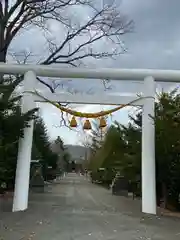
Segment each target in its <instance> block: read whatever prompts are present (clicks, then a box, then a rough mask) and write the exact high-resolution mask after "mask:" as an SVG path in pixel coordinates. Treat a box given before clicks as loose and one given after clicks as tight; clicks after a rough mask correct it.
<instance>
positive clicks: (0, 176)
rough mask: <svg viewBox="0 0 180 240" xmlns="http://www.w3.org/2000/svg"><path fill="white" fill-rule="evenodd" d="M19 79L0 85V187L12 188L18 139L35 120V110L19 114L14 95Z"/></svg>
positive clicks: (17, 97)
mask: <svg viewBox="0 0 180 240" xmlns="http://www.w3.org/2000/svg"><path fill="white" fill-rule="evenodd" d="M20 82H21V79H16V80H14V81H9V80H6V81H3V83H1V84H0V93H1V95H0V156H1V158H0V185H1V183H2V182H5V183H6V184H7V186H8V187H12V186H13V184H14V178H15V169H16V162H17V161H16V160H17V150H18V140H19V137H23V129H24V128H25V127H28V122H29V121H30V120H31V119H35V118H36V117H35V113H36V111H37V108H35V109H32V110H30V111H28V112H27V113H25V114H22V113H21V107H20V100H21V96H16V95H15V94H14V90H15V88H16V87H17V86H18V84H19V83H20Z"/></svg>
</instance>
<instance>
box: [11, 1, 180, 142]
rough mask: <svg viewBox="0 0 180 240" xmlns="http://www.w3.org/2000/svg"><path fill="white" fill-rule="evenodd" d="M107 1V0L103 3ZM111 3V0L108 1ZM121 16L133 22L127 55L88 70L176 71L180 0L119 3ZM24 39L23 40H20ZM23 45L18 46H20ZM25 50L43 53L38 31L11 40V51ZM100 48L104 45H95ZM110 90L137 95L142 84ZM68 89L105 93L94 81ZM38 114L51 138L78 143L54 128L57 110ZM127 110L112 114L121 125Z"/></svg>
mask: <svg viewBox="0 0 180 240" xmlns="http://www.w3.org/2000/svg"><path fill="white" fill-rule="evenodd" d="M106 1H107V0H106ZM109 1H110V0H109ZM120 9H121V11H122V13H124V14H127V15H128V17H129V18H131V19H133V20H134V22H135V29H134V32H133V33H131V34H127V35H126V36H123V41H124V42H125V45H126V47H127V48H128V52H127V53H126V54H124V55H121V56H119V57H118V58H117V59H116V60H112V59H109V60H106V61H104V60H103V61H98V62H95V60H93V61H89V62H88V64H89V66H90V67H95V66H96V67H97V66H98V67H101V66H102V67H105V66H107V67H113V68H114V67H115V68H160V69H179V68H180V67H179V59H180V27H179V26H180V17H179V9H180V0H173V1H169V0H122V4H121V5H120ZM80 13H81V14H79V12H78V16H81V17H82V18H83V17H84V16H85V15H86V14H87V12H84V11H83V10H81V12H80ZM50 27H51V28H52V31H53V32H54V33H55V34H57V36H58V37H59V36H60V35H61V32H60V31H59V30H57V29H56V26H55V25H53V26H50ZM22 39H23V41H22ZM20 42H21V43H22V44H19V43H20ZM37 46H38V48H37ZM24 47H25V48H28V49H31V50H33V52H35V55H39V54H40V53H42V51H43V50H45V46H44V47H43V40H42V35H41V33H38V32H37V30H31V31H29V32H25V33H22V34H21V35H20V36H18V37H17V39H16V40H15V41H14V43H13V45H12V48H13V49H21V48H22V49H23V48H24ZM97 47H103V43H102V44H99V43H98V45H97ZM111 85H112V90H111V91H116V92H117V91H119V92H123V93H124V92H127V93H138V92H140V91H141V89H142V83H141V82H133V83H130V82H128V83H126V82H118V85H117V82H116V83H115V82H111ZM67 86H68V88H71V89H73V88H74V89H77V90H79V91H87V90H88V89H89V88H91V89H92V91H93V92H95V91H98V92H99V91H104V89H103V85H102V84H100V83H98V82H97V81H96V80H91V81H89V82H86V83H85V81H82V80H73V81H70V82H68V84H67ZM162 86H163V88H164V89H165V90H166V89H168V88H169V87H174V85H171V84H169V85H167V84H166V85H162V84H161V85H160V84H157V87H158V88H162ZM79 109H81V110H82V111H91V112H94V111H96V110H97V111H98V110H100V109H102V107H100V106H96V107H94V106H91V105H89V106H81V108H79ZM41 112H42V115H43V118H44V120H45V123H46V125H47V127H48V131H49V134H50V137H51V138H52V139H54V138H56V136H58V135H60V136H62V137H63V139H64V140H65V142H66V143H71V144H78V143H79V139H80V138H79V133H75V132H72V131H70V130H68V129H67V128H57V127H55V126H57V125H59V122H60V114H59V112H58V110H57V109H55V108H53V107H51V106H48V105H47V104H46V105H43V106H41ZM127 116H128V111H127V110H122V111H120V112H118V113H116V114H115V115H114V119H118V120H119V121H120V122H122V123H126V122H127V121H128V117H127Z"/></svg>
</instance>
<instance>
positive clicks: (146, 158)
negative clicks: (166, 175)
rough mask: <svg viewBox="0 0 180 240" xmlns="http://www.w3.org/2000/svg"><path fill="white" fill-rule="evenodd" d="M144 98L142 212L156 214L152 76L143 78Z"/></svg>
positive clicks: (153, 84) (153, 89) (153, 90)
mask: <svg viewBox="0 0 180 240" xmlns="http://www.w3.org/2000/svg"><path fill="white" fill-rule="evenodd" d="M144 96H145V97H146V96H147V97H150V96H152V98H147V99H145V100H144V106H143V114H142V212H144V213H149V214H156V176H155V127H154V120H153V119H152V118H153V117H154V99H153V97H155V82H154V79H153V78H152V77H147V78H145V79H144Z"/></svg>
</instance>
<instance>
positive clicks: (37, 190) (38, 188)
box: [31, 186, 44, 193]
mask: <svg viewBox="0 0 180 240" xmlns="http://www.w3.org/2000/svg"><path fill="white" fill-rule="evenodd" d="M31 191H32V192H35V193H44V186H34V187H31Z"/></svg>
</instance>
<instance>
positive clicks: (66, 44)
mask: <svg viewBox="0 0 180 240" xmlns="http://www.w3.org/2000/svg"><path fill="white" fill-rule="evenodd" d="M98 1H99V0H98ZM93 2H94V3H93ZM75 7H83V9H84V10H85V11H86V10H87V16H86V18H85V19H83V21H77V20H76V19H75V20H74V19H73V18H72V14H71V13H72V12H73V9H75ZM50 21H55V22H56V23H58V26H60V27H62V28H63V29H65V36H64V38H63V33H62V36H60V40H57V38H55V37H52V35H51V36H50V34H48V31H49V29H48V24H49V23H50ZM30 25H35V26H36V27H38V28H40V29H41V30H42V31H44V33H46V34H44V36H45V38H46V41H47V46H48V52H49V54H48V56H47V57H44V59H43V60H41V62H40V64H45V65H49V64H67V65H70V66H72V67H77V66H80V65H81V64H82V63H84V61H85V59H89V58H93V59H104V58H109V57H110V58H113V57H116V56H118V55H119V54H122V53H124V52H125V51H126V49H125V47H124V44H123V42H122V40H121V37H122V35H124V34H126V33H129V32H132V30H133V25H134V23H133V21H132V20H129V19H128V18H127V17H125V16H124V15H122V14H121V12H120V11H119V10H118V8H117V6H116V4H115V3H111V4H108V5H105V6H103V7H102V8H101V9H98V8H97V6H96V1H95V0H94V1H93V0H14V1H10V0H1V1H0V62H2V61H3V62H5V61H6V57H7V51H9V46H10V44H11V42H12V40H13V39H14V38H15V37H16V35H17V34H18V33H19V32H20V30H21V29H23V28H26V27H27V26H30ZM75 41H76V44H74V42H75ZM103 41H104V42H105V43H106V44H107V46H108V47H104V49H105V50H104V49H102V48H96V45H95V44H96V43H102V42H103ZM108 44H109V45H108ZM23 54H24V60H23V61H22V59H20V60H18V59H19V57H20V58H22V56H23ZM31 55H32V53H30V52H29V53H27V52H24V53H22V56H17V54H11V56H12V57H13V58H14V59H16V60H17V62H18V63H26V62H27V60H28V59H29V57H30V56H31ZM38 81H39V82H41V83H42V84H44V85H45V86H46V87H48V88H49V90H50V91H51V92H52V93H54V92H55V91H56V89H58V88H59V87H60V85H61V86H62V84H61V83H60V84H59V83H58V84H56V82H55V81H54V82H53V83H52V85H50V84H48V83H47V82H45V81H44V80H43V79H40V78H38ZM103 86H104V88H105V90H109V89H111V88H112V86H111V85H110V84H109V80H103ZM91 91H92V89H91ZM91 91H90V92H91ZM59 104H61V103H59ZM62 119H65V118H63V113H62ZM63 121H64V120H63ZM64 123H65V121H64ZM64 123H63V124H64Z"/></svg>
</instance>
